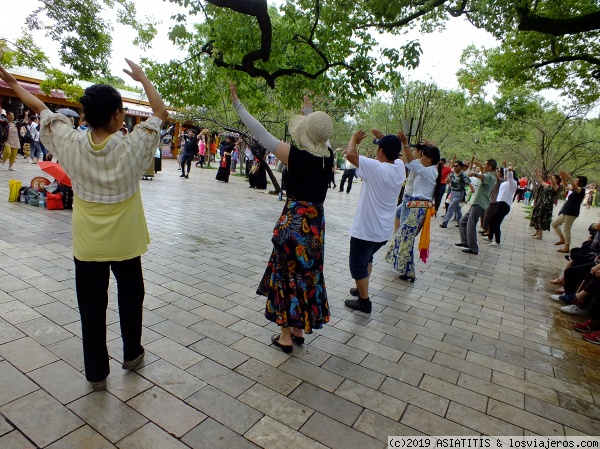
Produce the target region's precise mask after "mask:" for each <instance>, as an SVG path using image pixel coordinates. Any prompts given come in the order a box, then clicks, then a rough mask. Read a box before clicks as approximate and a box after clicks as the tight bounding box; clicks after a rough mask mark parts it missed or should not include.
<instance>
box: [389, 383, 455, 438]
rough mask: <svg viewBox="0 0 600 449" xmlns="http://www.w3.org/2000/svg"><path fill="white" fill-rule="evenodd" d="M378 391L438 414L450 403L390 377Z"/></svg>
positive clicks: (441, 413) (442, 412)
mask: <svg viewBox="0 0 600 449" xmlns="http://www.w3.org/2000/svg"><path fill="white" fill-rule="evenodd" d="M379 391H381V392H382V393H386V394H388V395H390V396H393V397H395V398H397V399H400V400H401V401H404V402H407V403H409V404H416V405H418V406H419V407H421V408H422V409H425V410H429V411H430V412H433V413H435V414H436V415H440V416H444V415H445V414H446V409H447V408H448V404H449V403H450V401H448V400H447V399H445V398H442V397H440V396H437V395H435V394H431V393H429V392H427V391H425V390H421V389H420V388H417V387H413V386H412V385H408V384H406V383H404V382H400V381H397V380H396V379H392V378H390V377H388V378H387V379H386V380H385V382H383V385H381V387H379ZM410 427H412V426H410ZM444 435H445V434H444Z"/></svg>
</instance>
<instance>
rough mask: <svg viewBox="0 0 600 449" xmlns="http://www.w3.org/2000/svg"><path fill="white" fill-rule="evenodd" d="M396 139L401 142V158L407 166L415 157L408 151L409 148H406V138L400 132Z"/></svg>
mask: <svg viewBox="0 0 600 449" xmlns="http://www.w3.org/2000/svg"><path fill="white" fill-rule="evenodd" d="M398 138H399V139H400V141H401V142H402V156H403V157H404V160H405V161H406V163H407V164H409V163H410V162H411V161H412V160H414V158H415V155H414V154H413V153H412V151H410V147H409V146H408V137H406V135H405V134H404V132H403V131H402V130H400V131H398Z"/></svg>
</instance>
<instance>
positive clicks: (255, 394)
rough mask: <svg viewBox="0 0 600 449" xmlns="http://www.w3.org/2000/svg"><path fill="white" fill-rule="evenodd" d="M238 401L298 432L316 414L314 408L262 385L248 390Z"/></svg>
mask: <svg viewBox="0 0 600 449" xmlns="http://www.w3.org/2000/svg"><path fill="white" fill-rule="evenodd" d="M238 399H239V400H240V401H242V402H243V403H244V404H247V405H249V406H250V407H252V408H254V409H256V410H258V411H260V412H262V413H264V414H265V415H268V416H270V417H271V418H273V419H276V420H277V421H280V422H282V423H283V424H285V425H286V426H289V427H291V428H292V429H296V430H298V429H299V428H300V427H301V426H302V425H303V424H304V423H305V422H306V421H307V420H308V418H310V416H311V415H312V414H313V413H314V410H313V409H312V408H310V407H307V406H305V405H304V404H301V403H299V402H296V401H294V400H293V399H290V398H288V397H286V396H283V395H281V394H279V393H277V392H275V391H273V390H271V389H270V388H267V387H265V386H263V385H260V384H255V385H254V386H253V387H252V388H250V389H248V390H246V391H245V392H244V393H242V394H241V395H240V396H239V397H238Z"/></svg>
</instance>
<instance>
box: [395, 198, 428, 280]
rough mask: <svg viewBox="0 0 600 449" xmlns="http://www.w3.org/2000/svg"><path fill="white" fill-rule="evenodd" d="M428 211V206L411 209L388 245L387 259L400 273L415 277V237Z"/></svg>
mask: <svg viewBox="0 0 600 449" xmlns="http://www.w3.org/2000/svg"><path fill="white" fill-rule="evenodd" d="M426 213H427V208H426V207H413V208H411V209H409V212H408V216H407V217H406V220H405V221H404V224H403V225H402V226H400V228H398V231H397V232H396V234H395V235H394V237H393V238H392V241H391V243H390V246H389V247H388V250H387V253H386V255H385V261H386V262H388V263H390V264H392V266H393V267H394V270H396V271H397V272H399V273H400V274H405V275H407V276H409V277H415V255H414V246H415V238H416V237H417V232H418V230H419V226H420V225H421V223H422V222H423V220H424V219H425V214H426Z"/></svg>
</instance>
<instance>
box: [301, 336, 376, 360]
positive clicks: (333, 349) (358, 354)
mask: <svg viewBox="0 0 600 449" xmlns="http://www.w3.org/2000/svg"><path fill="white" fill-rule="evenodd" d="M310 346H314V347H315V348H318V349H320V350H322V351H325V352H328V353H329V354H335V355H336V356H337V357H341V358H343V359H346V360H349V361H350V362H354V363H360V362H361V361H362V360H363V359H364V358H365V357H366V356H367V353H366V352H365V351H361V350H360V349H356V348H351V347H348V346H346V345H345V344H343V343H340V342H338V341H335V340H332V339H329V338H327V337H323V336H320V337H318V338H315V339H314V340H313V341H311V342H310Z"/></svg>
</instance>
